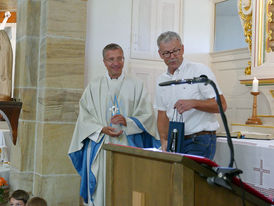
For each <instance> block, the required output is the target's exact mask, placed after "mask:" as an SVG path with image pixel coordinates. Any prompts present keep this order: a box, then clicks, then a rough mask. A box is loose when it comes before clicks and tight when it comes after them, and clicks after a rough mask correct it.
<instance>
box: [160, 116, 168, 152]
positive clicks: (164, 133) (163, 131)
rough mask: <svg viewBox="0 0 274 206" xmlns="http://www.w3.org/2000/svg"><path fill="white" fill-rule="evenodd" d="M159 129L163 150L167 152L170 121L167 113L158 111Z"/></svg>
mask: <svg viewBox="0 0 274 206" xmlns="http://www.w3.org/2000/svg"><path fill="white" fill-rule="evenodd" d="M157 127H158V131H159V135H160V140H161V145H162V150H164V151H166V147H167V138H168V127H169V119H168V117H167V115H166V112H165V111H158V118H157Z"/></svg>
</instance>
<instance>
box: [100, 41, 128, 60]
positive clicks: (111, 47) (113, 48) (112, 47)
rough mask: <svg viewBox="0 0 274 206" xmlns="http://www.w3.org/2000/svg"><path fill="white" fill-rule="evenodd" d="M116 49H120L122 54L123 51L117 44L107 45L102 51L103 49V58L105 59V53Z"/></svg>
mask: <svg viewBox="0 0 274 206" xmlns="http://www.w3.org/2000/svg"><path fill="white" fill-rule="evenodd" d="M116 49H121V51H122V52H123V54H124V51H123V49H122V47H120V46H119V45H118V44H115V43H111V44H108V45H106V46H105V47H104V49H103V58H105V55H106V52H107V51H109V50H116Z"/></svg>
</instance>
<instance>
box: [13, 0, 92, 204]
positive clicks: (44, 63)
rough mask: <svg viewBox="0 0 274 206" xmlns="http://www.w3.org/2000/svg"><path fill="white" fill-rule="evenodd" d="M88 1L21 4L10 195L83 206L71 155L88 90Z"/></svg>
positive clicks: (29, 1)
mask: <svg viewBox="0 0 274 206" xmlns="http://www.w3.org/2000/svg"><path fill="white" fill-rule="evenodd" d="M86 3H87V2H86V1H85V0H74V1H71V0H63V1H60V0H18V2H17V4H18V5H17V7H18V8H17V43H16V46H17V49H16V66H15V67H16V68H15V92H14V95H15V98H18V99H20V100H21V101H22V102H23V107H22V111H21V115H20V119H19V128H18V139H17V145H16V146H15V147H13V148H12V155H11V166H12V171H11V177H10V180H11V181H10V184H11V189H12V190H15V189H19V188H20V189H24V190H26V191H28V192H30V193H31V194H32V195H35V196H41V197H43V198H45V199H46V200H47V201H48V205H51V206H55V205H56V206H57V205H66V206H69V205H72V206H76V205H79V200H80V198H79V186H80V182H79V181H80V178H79V176H78V175H77V174H76V172H75V170H74V168H73V166H72V164H71V162H70V160H69V158H68V155H67V152H68V148H69V144H70V141H71V137H72V133H73V129H74V125H75V121H76V118H77V114H78V101H79V99H80V97H81V94H82V92H83V87H84V61H85V60H84V57H85V38H86V37H85V34H86Z"/></svg>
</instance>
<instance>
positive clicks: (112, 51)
mask: <svg viewBox="0 0 274 206" xmlns="http://www.w3.org/2000/svg"><path fill="white" fill-rule="evenodd" d="M103 59H104V60H103V61H104V64H105V66H106V68H107V73H106V74H105V75H104V76H101V77H100V78H97V79H96V80H94V81H91V82H90V83H89V84H88V86H87V88H86V89H85V91H84V93H83V95H82V97H81V99H80V103H79V104H80V111H79V116H78V119H77V123H76V126H75V130H74V134H73V137H72V141H71V145H70V149H69V156H70V158H71V160H72V162H73V164H74V166H75V168H76V170H77V171H78V173H79V174H80V176H81V191H80V195H81V196H82V197H83V199H84V201H85V202H86V203H88V205H94V206H103V205H105V201H104V193H105V180H104V178H105V177H104V172H105V156H104V152H103V150H102V144H103V143H114V144H121V145H130V146H137V147H152V146H155V147H160V141H159V140H156V139H155V138H154V137H155V136H156V130H157V129H156V125H155V122H156V121H155V118H154V115H153V109H152V105H151V102H150V100H149V98H148V94H147V92H146V90H145V88H144V85H143V83H142V82H141V81H139V80H137V79H133V78H130V77H127V76H125V75H124V73H123V67H124V55H123V50H122V48H121V47H120V46H119V45H117V44H109V45H107V46H106V47H105V48H104V49H103Z"/></svg>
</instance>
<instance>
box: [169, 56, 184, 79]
mask: <svg viewBox="0 0 274 206" xmlns="http://www.w3.org/2000/svg"><path fill="white" fill-rule="evenodd" d="M185 62H186V60H185V59H183V62H182V64H181V65H180V66H179V67H178V69H176V70H175V71H174V73H173V75H174V74H176V73H179V72H180V71H181V70H182V69H183V67H184V66H185ZM166 74H167V75H168V76H171V77H172V76H173V75H172V74H171V73H170V72H169V71H168V69H167V72H166Z"/></svg>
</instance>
